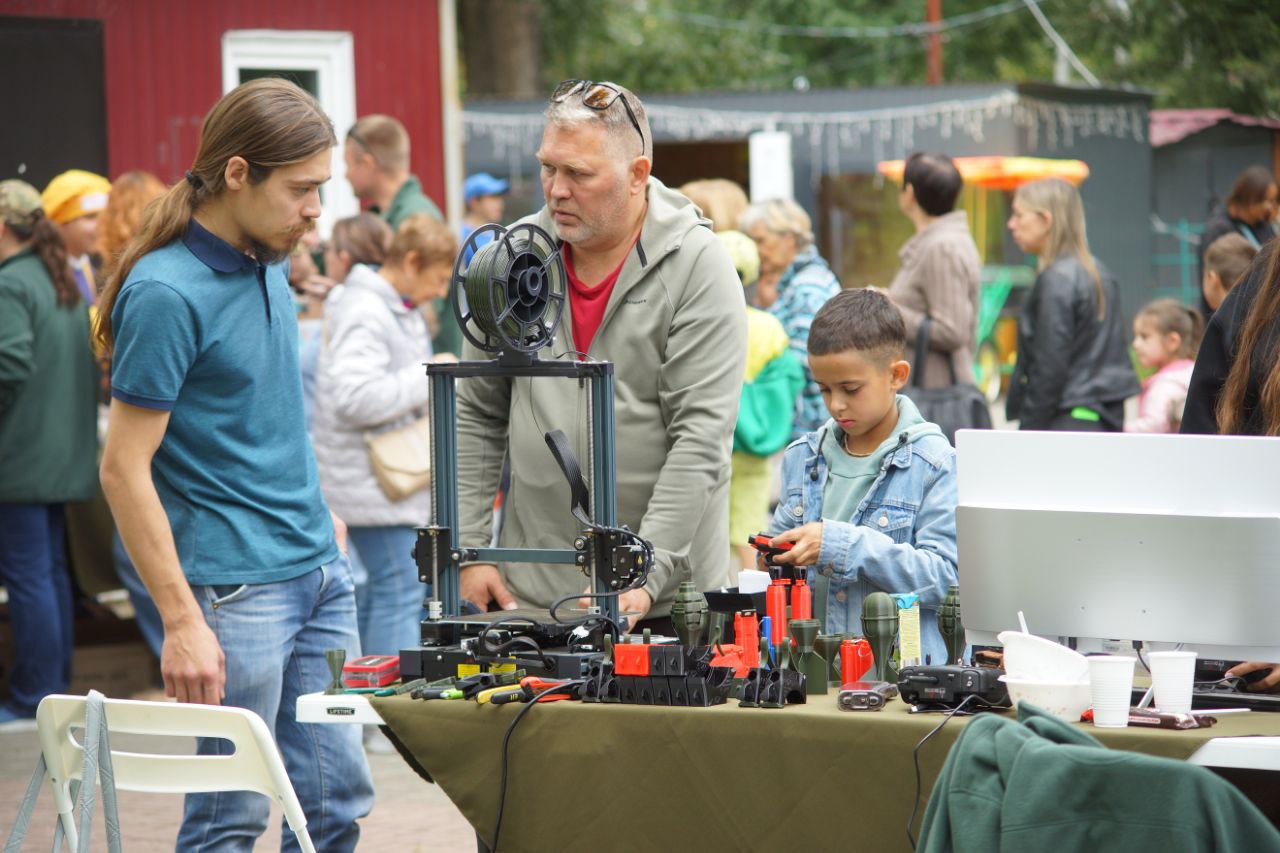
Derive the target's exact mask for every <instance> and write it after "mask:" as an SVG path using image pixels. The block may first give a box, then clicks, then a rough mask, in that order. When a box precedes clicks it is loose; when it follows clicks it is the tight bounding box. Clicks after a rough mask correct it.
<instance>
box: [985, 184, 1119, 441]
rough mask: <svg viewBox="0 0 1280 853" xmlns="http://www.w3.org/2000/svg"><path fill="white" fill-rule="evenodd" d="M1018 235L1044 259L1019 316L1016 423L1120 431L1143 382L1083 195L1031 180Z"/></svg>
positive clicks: (1019, 200)
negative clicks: (1087, 222) (1095, 248)
mask: <svg viewBox="0 0 1280 853" xmlns="http://www.w3.org/2000/svg"><path fill="white" fill-rule="evenodd" d="M1009 231H1010V233H1011V234H1012V236H1013V240H1014V242H1015V243H1017V244H1018V247H1019V248H1020V249H1022V251H1024V252H1029V253H1030V254H1033V255H1036V256H1038V257H1039V259H1040V260H1039V264H1038V269H1039V271H1040V274H1039V275H1037V276H1036V282H1035V285H1033V286H1032V288H1031V293H1030V295H1029V296H1028V297H1027V300H1026V303H1025V304H1024V305H1023V307H1022V313H1021V315H1020V316H1019V318H1018V363H1017V366H1016V367H1015V368H1014V372H1013V380H1012V382H1011V383H1010V385H1009V399H1008V403H1007V404H1006V413H1007V415H1008V417H1009V419H1010V420H1018V421H1020V422H1021V423H1020V426H1021V428H1022V429H1035V430H1069V431H1079V432H1119V431H1120V430H1122V429H1123V428H1124V401H1125V399H1126V398H1127V397H1132V396H1133V395H1134V394H1137V393H1138V391H1140V390H1141V388H1140V386H1139V385H1138V377H1137V375H1136V374H1135V373H1134V370H1133V362H1132V361H1130V359H1129V338H1128V334H1127V329H1126V328H1125V324H1124V311H1122V310H1121V307H1120V288H1119V286H1118V285H1117V284H1116V279H1115V276H1113V275H1112V274H1111V272H1110V270H1108V269H1107V268H1106V267H1105V266H1103V265H1102V263H1101V262H1100V261H1099V260H1098V259H1097V258H1095V257H1093V255H1091V254H1089V241H1088V240H1087V239H1086V237H1085V226H1084V208H1083V207H1082V206H1081V204H1080V194H1079V193H1078V192H1076V188H1075V187H1073V186H1072V185H1071V184H1069V183H1067V182H1066V181H1063V180H1061V179H1058V178H1048V179H1045V180H1040V181H1032V182H1031V183H1028V184H1023V185H1022V186H1021V187H1019V188H1018V191H1017V193H1016V194H1015V195H1014V197H1013V213H1012V215H1011V216H1010V217H1009Z"/></svg>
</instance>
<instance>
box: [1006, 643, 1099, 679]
mask: <svg viewBox="0 0 1280 853" xmlns="http://www.w3.org/2000/svg"><path fill="white" fill-rule="evenodd" d="M996 639H998V640H999V641H1000V644H1001V645H1003V646H1004V671H1005V672H1006V673H1008V674H1009V675H1010V676H1012V677H1013V678H1018V679H1023V680H1029V681H1039V682H1044V683H1053V684H1075V683H1077V682H1080V681H1088V680H1089V659H1088V658H1087V657H1085V656H1084V655H1082V654H1080V653H1079V652H1076V651H1072V650H1071V649H1069V648H1067V647H1066V646H1064V645H1061V644H1059V643H1055V642H1053V641H1052V640H1046V639H1044V638H1043V637H1037V636H1036V635H1035V634H1024V633H1022V632H1021V631H1001V632H1000V633H999V634H998V635H997V636H996Z"/></svg>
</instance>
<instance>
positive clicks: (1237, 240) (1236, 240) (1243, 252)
mask: <svg viewBox="0 0 1280 853" xmlns="http://www.w3.org/2000/svg"><path fill="white" fill-rule="evenodd" d="M1257 255H1258V249H1257V247H1256V246H1254V245H1253V244H1252V243H1250V242H1249V241H1248V240H1246V239H1245V238H1244V237H1242V236H1240V235H1239V234H1223V235H1222V236H1221V237H1219V238H1218V239H1217V240H1214V241H1213V242H1212V243H1210V244H1209V248H1208V249H1206V250H1205V253H1204V268H1205V269H1206V270H1212V271H1213V272H1215V273H1217V275H1218V279H1219V280H1220V281H1221V282H1222V289H1223V290H1224V291H1227V290H1230V289H1231V288H1233V287H1235V286H1236V283H1237V282H1239V281H1240V279H1241V278H1242V277H1243V276H1244V274H1245V273H1246V272H1248V270H1249V266H1250V265H1251V264H1252V263H1253V259H1254V258H1255V257H1257Z"/></svg>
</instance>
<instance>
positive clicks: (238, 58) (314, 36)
mask: <svg viewBox="0 0 1280 853" xmlns="http://www.w3.org/2000/svg"><path fill="white" fill-rule="evenodd" d="M243 68H280V69H286V70H298V71H314V72H315V73H316V81H317V82H316V88H317V89H319V101H320V106H321V107H322V108H323V109H324V111H325V112H326V113H328V115H329V118H330V120H332V121H333V128H334V131H335V132H336V133H337V136H338V142H339V144H338V145H337V146H336V147H335V148H334V149H333V155H332V159H331V165H332V169H333V171H332V177H331V178H330V179H329V182H328V183H327V184H325V187H324V196H325V204H324V207H323V208H322V210H321V213H320V220H319V223H318V227H319V229H320V234H321V235H322V236H324V237H326V238H327V237H328V236H329V232H330V230H331V229H332V227H333V223H334V222H336V221H337V220H339V219H342V218H343V217H346V216H354V215H355V214H357V213H359V212H360V202H359V201H358V200H357V199H356V197H355V194H354V193H352V191H351V184H349V183H347V172H346V165H345V163H344V161H343V159H342V144H341V142H342V139H343V138H344V136H345V135H346V132H347V130H348V129H349V128H350V127H351V125H353V124H355V121H356V63H355V45H354V40H353V39H352V36H351V33H348V32H328V31H320V30H228V31H226V32H225V33H223V34H222V91H223V93H224V94H225V93H226V92H229V91H231V90H232V89H234V88H235V87H236V86H238V85H239V84H240V70H241V69H243Z"/></svg>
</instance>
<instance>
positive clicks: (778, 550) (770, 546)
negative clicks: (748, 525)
mask: <svg viewBox="0 0 1280 853" xmlns="http://www.w3.org/2000/svg"><path fill="white" fill-rule="evenodd" d="M747 544H748V545H750V546H751V547H752V548H755V549H756V550H757V551H759V552H760V553H761V554H764V563H765V565H766V566H776V565H777V563H775V562H774V561H773V558H774V557H776V556H778V555H779V554H785V553H786V552H787V551H790V550H791V549H792V548H794V547H795V544H796V543H794V542H779V543H777V544H774V541H773V538H772V537H771V536H769V535H767V534H764V533H757V534H756V535H754V536H749V537H747Z"/></svg>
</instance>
